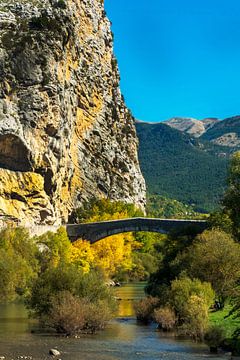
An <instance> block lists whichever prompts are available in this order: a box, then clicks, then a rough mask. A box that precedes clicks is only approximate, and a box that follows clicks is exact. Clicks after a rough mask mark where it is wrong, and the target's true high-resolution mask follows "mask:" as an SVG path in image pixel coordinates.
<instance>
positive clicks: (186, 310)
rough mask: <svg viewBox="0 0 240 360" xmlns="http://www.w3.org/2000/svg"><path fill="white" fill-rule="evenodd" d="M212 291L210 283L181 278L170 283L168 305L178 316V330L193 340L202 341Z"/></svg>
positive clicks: (211, 301)
mask: <svg viewBox="0 0 240 360" xmlns="http://www.w3.org/2000/svg"><path fill="white" fill-rule="evenodd" d="M214 295H215V294H214V291H213V289H212V287H211V284H210V283H207V282H201V281H200V280H198V279H193V280H191V279H190V278H188V277H186V276H185V277H182V278H179V279H176V280H174V281H172V283H171V287H170V290H169V293H168V299H167V298H166V299H164V300H165V301H166V303H167V304H168V303H169V304H170V305H171V307H172V308H173V309H174V311H175V313H176V315H177V316H178V330H179V332H180V333H182V334H185V335H188V336H190V337H192V338H194V339H195V340H202V339H203V336H204V333H205V331H206V329H207V327H208V309H209V307H210V305H211V304H212V303H213V299H214Z"/></svg>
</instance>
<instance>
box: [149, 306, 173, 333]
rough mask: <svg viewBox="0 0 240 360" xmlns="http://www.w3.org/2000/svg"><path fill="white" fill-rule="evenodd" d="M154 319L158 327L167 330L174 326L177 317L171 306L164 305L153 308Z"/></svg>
mask: <svg viewBox="0 0 240 360" xmlns="http://www.w3.org/2000/svg"><path fill="white" fill-rule="evenodd" d="M154 320H155V321H156V323H157V324H158V325H159V328H161V329H163V330H166V331H169V330H172V329H173V328H174V326H175V324H176V322H177V317H176V315H175V312H174V310H173V309H172V308H170V307H169V306H165V307H161V308H159V309H155V310H154Z"/></svg>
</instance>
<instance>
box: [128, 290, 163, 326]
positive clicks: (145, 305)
mask: <svg viewBox="0 0 240 360" xmlns="http://www.w3.org/2000/svg"><path fill="white" fill-rule="evenodd" d="M158 305H159V299H158V298H154V297H152V296H148V297H146V298H144V299H142V300H140V301H138V302H136V303H135V304H134V310H135V313H136V317H137V320H139V321H142V322H144V323H148V322H149V321H151V320H153V312H154V309H156V308H157V307H158Z"/></svg>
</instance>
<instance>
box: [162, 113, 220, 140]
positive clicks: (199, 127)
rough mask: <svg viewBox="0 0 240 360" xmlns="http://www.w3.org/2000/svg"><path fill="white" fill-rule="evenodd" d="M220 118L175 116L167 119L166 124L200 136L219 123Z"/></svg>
mask: <svg viewBox="0 0 240 360" xmlns="http://www.w3.org/2000/svg"><path fill="white" fill-rule="evenodd" d="M218 122H219V120H218V119H215V118H207V119H204V120H197V119H193V118H183V117H174V118H171V119H169V120H167V121H164V123H165V124H167V125H169V126H171V127H173V128H174V129H177V130H179V131H183V132H185V133H187V134H189V135H191V136H194V137H199V136H201V135H202V134H204V133H205V132H206V131H207V130H208V129H209V128H211V127H212V126H214V125H215V124H216V123H218Z"/></svg>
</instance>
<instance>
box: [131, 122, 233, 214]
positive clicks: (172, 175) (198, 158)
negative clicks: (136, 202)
mask: <svg viewBox="0 0 240 360" xmlns="http://www.w3.org/2000/svg"><path fill="white" fill-rule="evenodd" d="M136 128H137V134H138V138H139V161H140V166H141V169H142V172H143V175H144V177H145V180H146V183H147V189H148V192H149V193H150V194H157V195H161V196H164V197H166V198H172V199H176V200H178V201H180V202H183V203H185V204H189V205H191V206H192V207H193V208H194V209H195V211H199V212H206V211H207V212H208V211H211V210H214V209H215V208H216V207H217V206H218V202H219V199H220V197H221V196H222V194H223V192H224V188H225V182H226V176H227V164H228V159H227V158H225V157H224V158H223V157H220V156H219V153H220V152H222V151H223V149H222V147H220V146H219V147H217V146H214V145H212V144H211V143H208V144H207V147H206V146H205V143H203V142H200V141H199V140H196V139H192V138H191V137H190V136H188V135H187V134H183V133H181V132H180V131H178V130H176V129H172V128H170V127H169V126H168V125H165V124H162V123H158V124H146V123H137V124H136Z"/></svg>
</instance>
